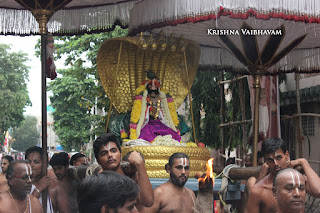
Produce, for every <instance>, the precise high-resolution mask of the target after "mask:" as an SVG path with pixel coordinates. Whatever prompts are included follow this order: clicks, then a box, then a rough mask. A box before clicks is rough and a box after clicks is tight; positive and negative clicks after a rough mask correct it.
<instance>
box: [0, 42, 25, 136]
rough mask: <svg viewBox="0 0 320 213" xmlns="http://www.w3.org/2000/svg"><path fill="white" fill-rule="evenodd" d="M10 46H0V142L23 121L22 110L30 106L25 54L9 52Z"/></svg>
mask: <svg viewBox="0 0 320 213" xmlns="http://www.w3.org/2000/svg"><path fill="white" fill-rule="evenodd" d="M9 50H10V46H8V45H6V44H0V64H1V66H0V109H1V110H0V141H1V142H2V141H3V139H4V132H5V131H7V130H8V129H9V128H12V127H17V126H19V124H20V122H21V121H23V119H24V118H23V111H24V110H23V109H24V107H25V106H28V105H31V102H30V99H29V95H28V90H27V80H28V75H29V68H28V67H27V66H26V64H25V63H26V61H27V60H28V58H27V54H25V53H21V52H18V53H16V52H9Z"/></svg>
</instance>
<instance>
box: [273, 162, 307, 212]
mask: <svg viewBox="0 0 320 213" xmlns="http://www.w3.org/2000/svg"><path fill="white" fill-rule="evenodd" d="M273 194H274V197H275V198H276V200H277V202H278V209H277V213H304V212H305V199H306V180H305V178H304V176H303V175H302V174H301V173H300V172H298V171H296V170H294V169H290V168H288V169H284V170H281V171H280V172H278V174H277V175H276V177H275V178H274V183H273Z"/></svg>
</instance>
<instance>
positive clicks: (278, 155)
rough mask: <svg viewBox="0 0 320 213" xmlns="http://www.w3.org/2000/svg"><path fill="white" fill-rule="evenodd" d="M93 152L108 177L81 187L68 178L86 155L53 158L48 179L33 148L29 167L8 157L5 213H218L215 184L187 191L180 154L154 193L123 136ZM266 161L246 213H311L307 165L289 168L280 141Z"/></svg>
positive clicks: (0, 201) (1, 185)
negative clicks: (307, 211) (307, 201)
mask: <svg viewBox="0 0 320 213" xmlns="http://www.w3.org/2000/svg"><path fill="white" fill-rule="evenodd" d="M93 149H94V154H95V157H96V160H97V162H98V164H99V165H100V166H101V171H100V172H98V173H96V174H91V175H87V176H86V177H85V178H83V179H82V180H81V181H78V179H75V178H73V177H72V176H70V175H69V174H68V171H69V170H70V168H80V167H87V166H88V161H87V158H86V156H85V155H83V154H80V153H77V154H75V155H73V156H72V157H71V159H70V160H69V156H68V154H67V153H65V152H60V153H56V154H54V155H53V156H52V158H51V159H50V161H49V162H48V163H49V165H50V166H51V169H49V170H47V172H45V171H44V170H46V169H47V168H44V167H43V165H42V164H43V160H42V156H43V150H42V149H41V148H40V147H36V146H35V147H30V148H29V149H28V150H27V151H26V152H25V159H26V160H13V158H12V157H10V156H4V157H3V158H2V159H1V168H2V174H1V175H0V191H1V192H0V213H2V212H5V213H10V212H14V213H15V212H18V213H20V212H24V213H26V212H33V213H38V212H39V213H41V212H44V209H46V212H47V213H52V212H60V213H64V212H66V213H76V212H80V213H95V212H97V213H98V212H99V213H100V212H109V213H133V212H141V213H155V212H161V213H166V212H168V213H170V212H181V213H188V212H190V213H192V212H203V213H207V212H208V213H209V212H210V213H211V212H213V191H212V185H210V181H209V182H208V183H207V184H203V183H202V184H201V182H199V191H198V192H197V196H196V195H195V193H194V192H193V191H192V190H190V189H188V188H186V187H185V184H186V182H187V180H188V178H189V172H190V161H189V157H188V155H187V154H185V153H174V154H173V155H172V156H171V157H170V158H169V159H168V163H167V164H166V165H164V169H165V170H166V171H167V173H168V174H169V176H170V178H169V180H168V181H167V182H166V183H164V184H162V185H160V186H159V187H157V188H156V189H153V188H152V185H151V182H150V179H149V177H148V175H147V171H146V166H145V162H144V159H143V156H142V155H141V154H140V153H138V152H131V153H129V154H127V155H126V156H125V161H127V162H129V164H130V168H131V169H130V172H128V171H126V170H124V169H123V168H122V167H121V164H120V163H121V161H122V160H123V159H122V152H121V146H120V141H119V140H118V139H117V137H116V136H114V135H113V134H110V133H106V134H103V135H101V136H100V137H98V138H97V139H96V140H95V142H94V144H93ZM262 154H263V157H264V161H265V163H264V164H263V165H262V168H267V170H264V171H263V172H262V173H263V175H262V177H260V180H259V179H255V181H254V182H253V184H252V186H251V188H250V190H248V200H247V203H246V206H245V208H244V212H248V213H250V212H254V213H256V212H277V213H286V212H290V213H295V212H297V213H301V212H302V213H303V212H305V197H306V193H308V194H310V195H311V196H315V197H320V178H319V176H318V175H317V174H316V173H315V172H314V171H313V169H312V168H311V166H310V165H309V163H308V162H307V161H306V160H305V159H297V160H291V161H290V159H289V153H288V150H287V144H286V142H285V141H283V140H282V139H280V138H269V139H267V140H266V141H264V143H263V145H262ZM250 157H252V156H249V158H250ZM246 166H251V164H250V159H247V160H246ZM297 166H300V167H301V168H302V171H303V174H302V173H300V172H299V171H297V170H296V169H293V168H296V167H297ZM266 171H267V172H266ZM251 182H252V181H251ZM211 184H212V182H211ZM43 200H44V201H43ZM45 201H46V202H45ZM43 205H45V206H46V207H45V208H44V206H43Z"/></svg>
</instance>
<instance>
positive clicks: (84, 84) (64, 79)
mask: <svg viewBox="0 0 320 213" xmlns="http://www.w3.org/2000/svg"><path fill="white" fill-rule="evenodd" d="M126 35H127V30H123V29H121V28H120V27H117V28H116V29H115V30H114V31H113V32H110V33H100V34H92V35H82V36H71V37H70V36H63V37H55V38H54V39H55V48H56V58H61V57H62V56H66V60H65V65H66V66H71V68H68V69H66V70H58V78H57V79H56V80H54V81H52V82H51V83H50V85H49V87H48V89H49V90H50V91H51V92H52V93H53V95H52V97H50V100H51V103H52V106H53V107H54V108H55V112H54V113H53V118H54V121H55V122H54V127H55V132H56V133H57V135H58V137H59V139H60V142H61V144H62V145H63V146H64V149H65V150H70V149H71V148H75V149H76V150H79V149H80V146H82V145H83V144H85V143H87V142H89V137H90V134H92V135H100V134H102V133H103V132H104V131H105V124H106V118H105V116H104V114H102V115H99V113H97V112H95V113H92V107H95V105H96V108H97V109H98V111H101V110H102V111H107V110H108V108H109V99H108V98H107V97H106V94H105V91H104V89H103V88H102V86H101V85H100V84H99V76H98V74H97V71H96V70H97V68H96V63H97V61H96V57H97V53H98V50H99V48H100V45H101V44H102V43H103V41H104V40H105V39H110V38H115V37H121V36H126ZM60 76H61V77H60ZM92 114H94V115H92ZM91 124H92V125H93V131H92V132H91V131H90V130H91Z"/></svg>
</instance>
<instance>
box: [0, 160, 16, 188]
mask: <svg viewBox="0 0 320 213" xmlns="http://www.w3.org/2000/svg"><path fill="white" fill-rule="evenodd" d="M11 161H13V157H11V156H10V155H6V156H3V157H2V159H1V169H2V172H1V173H0V192H5V191H8V190H9V186H8V181H7V178H6V173H7V169H8V166H9V163H10V162H11Z"/></svg>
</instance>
